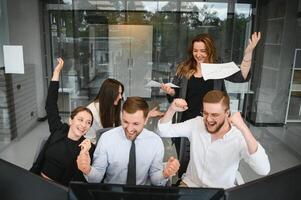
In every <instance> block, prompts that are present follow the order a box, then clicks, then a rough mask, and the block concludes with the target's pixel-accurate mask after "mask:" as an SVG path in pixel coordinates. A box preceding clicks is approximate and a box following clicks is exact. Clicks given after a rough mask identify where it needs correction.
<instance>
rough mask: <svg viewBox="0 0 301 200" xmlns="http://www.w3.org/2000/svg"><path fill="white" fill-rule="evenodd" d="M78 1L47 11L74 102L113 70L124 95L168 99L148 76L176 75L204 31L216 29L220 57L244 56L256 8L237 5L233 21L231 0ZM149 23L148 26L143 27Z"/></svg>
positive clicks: (86, 97) (54, 48) (55, 54)
mask: <svg viewBox="0 0 301 200" xmlns="http://www.w3.org/2000/svg"><path fill="white" fill-rule="evenodd" d="M64 3H66V4H69V3H71V1H64ZM73 3H74V4H76V5H75V6H74V7H76V10H55V9H52V10H50V11H49V12H50V15H51V17H50V20H51V21H50V23H51V34H52V36H53V37H52V57H53V58H56V57H58V56H62V57H64V59H65V63H66V66H65V68H64V74H63V77H64V78H63V79H64V83H63V87H65V88H75V90H74V91H75V92H74V94H73V96H72V102H76V101H77V100H78V102H77V104H79V103H82V104H85V102H88V101H89V100H90V99H92V98H94V96H95V95H96V94H97V91H98V89H99V87H100V85H101V83H102V82H103V81H104V80H105V79H106V78H108V77H112V78H116V79H119V80H121V82H123V84H124V85H125V89H126V91H125V96H127V95H140V96H144V97H147V98H150V99H151V101H152V102H156V104H160V103H161V102H165V101H166V99H165V95H164V94H163V93H162V92H160V90H159V89H158V88H153V89H150V88H145V84H146V83H147V82H148V81H149V80H150V79H153V80H157V81H161V82H169V81H171V79H172V77H173V75H174V73H175V69H176V67H177V65H178V64H179V63H180V62H181V61H182V60H184V59H185V58H186V56H187V52H186V49H187V46H188V44H189V42H190V39H191V38H192V37H194V36H195V35H197V34H199V33H204V32H205V33H209V34H211V35H212V37H213V38H214V40H215V44H216V47H217V49H218V56H219V59H220V60H221V61H226V60H234V61H235V62H237V60H239V59H241V58H242V55H241V51H242V49H244V42H245V40H246V37H247V34H246V33H247V31H248V30H249V26H248V24H250V17H249V16H250V13H251V12H250V9H251V8H250V5H249V4H235V5H236V11H235V16H234V19H235V20H236V22H235V23H228V22H229V20H233V18H231V19H230V18H228V4H227V3H214V2H198V1H189V2H183V1H131V0H129V1H92V0H89V1H86V2H85V3H84V2H79V1H74V2H73ZM80 6H82V7H80ZM49 7H50V6H48V8H49ZM51 8H53V7H51ZM86 8H89V9H86ZM238 11H239V12H238ZM58 22H60V23H59V24H58ZM55 26H57V27H55ZM121 27H127V28H126V29H121ZM144 28H149V31H143V30H144ZM58 30H60V31H58ZM145 30H146V29H145ZM232 37H235V38H237V41H235V43H234V44H232V43H231V42H228V38H232ZM58 38H59V40H58ZM230 41H231V40H230ZM235 51H236V52H235ZM135 80H137V81H136V82H135ZM138 80H139V81H138ZM66 101H67V100H66ZM68 101H71V100H70V99H69V100H68ZM69 104H70V103H69ZM71 104H72V105H73V104H74V105H75V104H76V103H71ZM72 105H71V107H72Z"/></svg>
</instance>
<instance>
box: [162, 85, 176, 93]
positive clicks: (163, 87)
mask: <svg viewBox="0 0 301 200" xmlns="http://www.w3.org/2000/svg"><path fill="white" fill-rule="evenodd" d="M161 89H162V90H163V91H164V92H165V93H166V94H169V95H170V96H174V95H175V90H174V89H173V88H171V87H170V86H169V85H168V84H164V83H162V84H161Z"/></svg>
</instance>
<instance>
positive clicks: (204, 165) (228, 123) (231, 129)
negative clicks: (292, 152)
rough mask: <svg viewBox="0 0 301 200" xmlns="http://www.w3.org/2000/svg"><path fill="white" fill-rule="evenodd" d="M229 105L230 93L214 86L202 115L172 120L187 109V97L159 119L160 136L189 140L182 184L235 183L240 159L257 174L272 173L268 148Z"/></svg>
mask: <svg viewBox="0 0 301 200" xmlns="http://www.w3.org/2000/svg"><path fill="white" fill-rule="evenodd" d="M229 108H230V106H229V96H228V95H227V93H225V92H222V91H218V90H213V91H210V92H208V93H207V94H206V95H205V96H204V98H203V117H200V116H199V117H195V118H193V119H190V120H187V121H185V122H182V123H177V124H172V122H171V120H172V117H173V116H174V114H175V113H176V112H183V111H185V110H186V109H187V103H186V101H185V100H184V99H175V100H174V101H173V102H172V103H171V105H170V107H169V108H168V110H167V112H166V113H165V115H164V116H163V117H162V118H161V119H160V121H159V122H158V130H159V135H160V136H161V137H187V138H188V139H189V140H190V144H191V145H190V161H189V164H188V168H187V171H186V174H183V176H182V181H181V183H180V186H184V187H185V186H186V187H217V188H230V187H233V186H235V176H236V173H237V170H238V167H239V162H240V160H241V159H244V160H245V161H246V162H247V163H248V164H249V165H250V167H251V168H252V169H253V170H254V171H255V172H256V173H257V174H259V175H267V174H268V173H269V171H270V163H269V159H268V156H267V155H266V153H265V150H264V149H263V147H262V146H261V145H260V144H259V143H258V141H257V140H256V139H255V138H254V136H253V135H252V133H251V131H250V129H249V128H248V126H247V125H246V124H245V122H244V120H243V118H242V117H241V115H240V113H239V112H237V113H234V114H232V115H231V116H230V110H229Z"/></svg>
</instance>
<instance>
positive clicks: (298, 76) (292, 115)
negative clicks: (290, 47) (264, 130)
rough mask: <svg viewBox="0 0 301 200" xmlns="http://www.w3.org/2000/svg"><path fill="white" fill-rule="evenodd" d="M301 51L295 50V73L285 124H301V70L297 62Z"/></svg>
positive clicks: (292, 79)
mask: <svg viewBox="0 0 301 200" xmlns="http://www.w3.org/2000/svg"><path fill="white" fill-rule="evenodd" d="M300 52H301V49H295V56H294V66H293V69H292V70H293V73H292V77H291V87H290V92H289V97H288V104H287V108H286V117H285V123H287V122H301V68H296V66H300V65H298V64H297V62H296V61H298V60H300V57H301V54H300Z"/></svg>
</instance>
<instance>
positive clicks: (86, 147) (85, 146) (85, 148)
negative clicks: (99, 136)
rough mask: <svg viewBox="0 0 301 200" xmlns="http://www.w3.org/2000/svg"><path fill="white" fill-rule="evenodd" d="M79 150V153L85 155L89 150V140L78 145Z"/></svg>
mask: <svg viewBox="0 0 301 200" xmlns="http://www.w3.org/2000/svg"><path fill="white" fill-rule="evenodd" d="M78 146H79V147H80V149H81V151H80V153H86V152H88V151H89V150H90V148H91V141H90V140H89V139H85V140H84V141H82V142H81V143H80V144H79V145H78Z"/></svg>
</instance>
